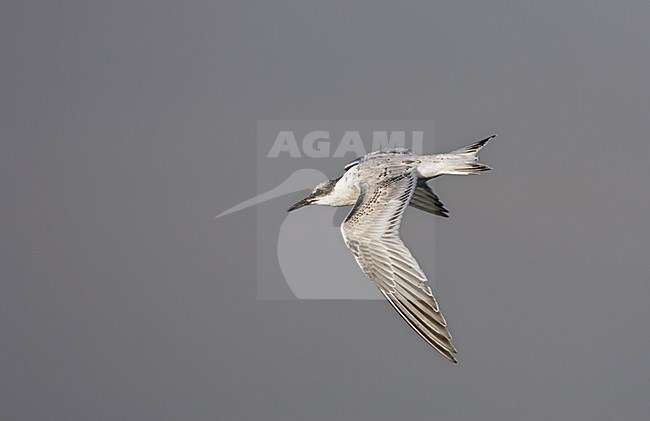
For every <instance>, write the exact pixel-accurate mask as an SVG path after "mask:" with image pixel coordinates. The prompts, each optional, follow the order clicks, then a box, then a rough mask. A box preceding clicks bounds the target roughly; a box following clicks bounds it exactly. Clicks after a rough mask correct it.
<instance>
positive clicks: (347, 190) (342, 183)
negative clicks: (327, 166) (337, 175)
mask: <svg viewBox="0 0 650 421" xmlns="http://www.w3.org/2000/svg"><path fill="white" fill-rule="evenodd" d="M346 175H347V174H346ZM358 197H359V189H358V188H357V187H356V186H355V185H354V183H352V181H351V180H350V178H349V177H346V176H343V177H341V179H340V180H339V181H338V182H337V183H336V185H335V186H334V188H333V189H332V191H331V192H330V194H328V195H327V196H323V197H321V198H320V199H318V200H317V201H316V203H317V204H319V205H326V206H352V205H354V204H355V203H356V202H357V198H358Z"/></svg>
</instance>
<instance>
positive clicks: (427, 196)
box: [289, 135, 496, 363]
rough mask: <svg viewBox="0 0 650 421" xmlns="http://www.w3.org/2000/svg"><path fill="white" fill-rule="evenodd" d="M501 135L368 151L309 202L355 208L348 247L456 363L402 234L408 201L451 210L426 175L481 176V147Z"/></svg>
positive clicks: (346, 235)
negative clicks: (435, 148)
mask: <svg viewBox="0 0 650 421" xmlns="http://www.w3.org/2000/svg"><path fill="white" fill-rule="evenodd" d="M494 137H496V135H492V136H490V137H488V138H487V139H484V140H481V141H480V142H476V143H473V144H471V145H469V146H466V147H464V148H461V149H457V150H455V151H453V152H449V153H445V154H436V155H423V156H419V155H415V154H413V153H411V152H410V151H409V150H407V149H385V150H381V151H377V152H371V153H369V154H367V155H365V156H363V157H360V158H357V159H356V160H354V161H352V162H350V163H349V164H348V165H346V166H345V173H344V174H343V175H342V176H340V177H339V178H336V179H334V180H327V181H325V182H323V183H320V184H319V185H317V186H316V187H315V188H314V190H313V191H312V192H311V194H309V196H307V197H306V198H305V199H303V200H301V201H300V202H298V203H296V204H295V205H293V206H291V207H290V208H289V211H293V210H296V209H299V208H302V207H303V206H307V205H326V206H354V207H353V208H352V210H351V211H350V213H349V214H348V216H347V217H346V218H345V220H344V221H343V223H342V225H341V233H342V234H343V240H344V241H345V245H346V246H347V247H348V248H349V249H350V251H351V252H352V254H353V255H354V258H355V260H356V261H357V264H358V265H359V267H360V268H361V270H362V271H363V272H364V273H365V274H366V276H367V277H368V278H370V280H371V281H372V282H373V283H374V284H375V285H376V286H377V288H379V291H380V292H381V293H382V294H383V295H384V297H386V299H387V300H388V302H389V303H390V304H391V305H392V306H393V307H394V308H395V310H397V312H398V313H399V314H400V316H402V317H403V318H404V320H406V322H407V323H408V324H409V326H411V327H412V328H413V330H415V331H416V332H417V333H418V334H419V335H420V336H421V337H422V338H423V339H424V340H425V341H426V342H427V343H428V344H429V345H431V346H432V347H433V348H435V349H436V350H437V351H438V352H440V353H441V354H442V355H443V356H444V357H445V358H447V359H448V360H450V361H452V362H454V363H456V362H457V361H456V358H455V356H454V354H456V353H457V351H456V348H455V347H454V345H453V344H452V343H451V335H450V334H449V330H448V329H447V322H446V321H445V318H444V317H443V315H442V313H441V312H440V309H439V308H438V303H437V301H436V299H435V297H434V296H433V293H432V292H431V288H430V287H429V286H428V285H427V277H426V275H425V274H424V272H423V271H422V269H421V268H420V265H419V264H418V262H417V261H416V260H415V258H414V257H413V255H412V254H411V252H410V251H409V249H408V248H407V247H406V245H404V243H403V242H402V239H401V238H400V234H399V227H400V222H401V220H402V215H403V214H404V212H405V210H406V207H407V206H408V205H411V206H413V207H415V208H418V209H420V210H423V211H425V212H429V213H433V214H435V215H439V216H442V217H447V216H448V211H447V209H445V207H444V206H443V204H442V203H441V202H440V200H439V199H438V196H436V194H435V193H434V192H433V190H431V188H430V187H429V185H428V184H427V181H428V180H430V179H432V178H435V177H438V176H441V175H444V174H452V175H469V174H479V173H481V172H484V171H488V170H490V169H491V168H490V167H488V166H487V165H484V164H482V163H480V162H478V156H477V154H478V152H479V151H480V150H481V149H482V148H483V146H485V144H486V143H487V142H488V141H489V140H490V139H492V138H494Z"/></svg>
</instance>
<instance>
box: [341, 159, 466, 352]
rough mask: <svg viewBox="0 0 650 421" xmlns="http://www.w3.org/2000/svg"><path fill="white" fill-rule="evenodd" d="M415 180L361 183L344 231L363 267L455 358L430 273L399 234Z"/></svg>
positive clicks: (430, 339) (425, 334)
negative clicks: (428, 279) (433, 289)
mask: <svg viewBox="0 0 650 421" xmlns="http://www.w3.org/2000/svg"><path fill="white" fill-rule="evenodd" d="M416 185H417V176H416V175H415V173H413V172H409V173H404V174H401V175H397V176H391V177H386V178H383V179H381V178H380V179H379V180H377V181H376V182H372V183H369V182H366V183H362V184H361V186H360V187H361V189H360V190H361V194H360V196H359V199H358V200H357V203H356V205H355V207H354V208H353V209H352V211H351V212H350V214H349V215H348V217H347V218H346V220H345V221H344V223H343V225H341V232H342V233H343V239H344V240H345V244H346V245H347V246H348V248H349V249H350V250H351V251H352V254H354V257H355V259H356V261H357V263H358V264H359V266H360V267H361V270H363V272H364V273H365V274H366V275H367V276H368V277H369V278H370V279H371V280H372V281H373V282H374V283H375V285H377V287H379V289H380V291H381V293H382V294H383V295H384V296H385V297H386V299H388V301H389V302H390V303H391V304H392V306H393V307H394V308H395V310H397V312H398V313H399V314H400V315H401V316H402V317H403V318H404V320H406V322H407V323H408V324H409V325H410V326H411V327H412V328H413V329H414V330H415V331H416V332H417V333H418V334H419V335H420V336H422V338H424V340H425V341H427V343H428V344H429V345H431V346H432V347H433V348H435V349H436V350H437V351H438V352H440V353H441V354H442V355H444V356H445V357H446V358H447V359H449V360H451V361H453V362H456V359H455V358H454V355H453V354H455V353H456V348H454V345H453V344H452V343H451V335H450V334H449V331H448V330H447V323H446V321H445V318H444V317H443V316H442V314H441V313H440V311H439V309H438V303H437V302H436V299H435V298H434V296H433V294H432V292H431V288H429V286H428V285H426V282H427V278H426V276H425V275H424V273H423V272H422V269H420V266H419V265H418V263H417V262H416V261H415V258H414V257H413V255H412V254H411V252H410V251H409V249H408V248H407V247H406V246H405V245H404V243H403V242H402V240H401V239H400V237H399V226H400V221H401V218H402V215H403V214H404V211H405V209H406V206H407V205H408V203H409V202H410V201H411V198H412V196H413V192H414V190H415V187H416Z"/></svg>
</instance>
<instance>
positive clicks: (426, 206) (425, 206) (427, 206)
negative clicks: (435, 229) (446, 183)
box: [409, 179, 449, 218]
mask: <svg viewBox="0 0 650 421" xmlns="http://www.w3.org/2000/svg"><path fill="white" fill-rule="evenodd" d="M409 205H411V206H413V207H414V208H417V209H420V210H422V211H425V212H429V213H433V214H435V215H438V216H442V217H444V218H449V211H448V210H447V209H445V205H443V204H442V202H441V201H440V199H438V196H437V195H436V194H435V193H434V192H433V190H431V187H429V185H428V184H427V182H426V180H423V179H419V180H418V184H417V186H415V191H414V192H413V197H412V198H411V202H410V203H409Z"/></svg>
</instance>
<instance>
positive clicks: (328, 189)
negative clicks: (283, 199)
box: [287, 177, 341, 212]
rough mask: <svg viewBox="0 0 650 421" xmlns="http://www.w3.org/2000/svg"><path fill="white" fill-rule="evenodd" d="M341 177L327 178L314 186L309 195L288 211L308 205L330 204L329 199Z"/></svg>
mask: <svg viewBox="0 0 650 421" xmlns="http://www.w3.org/2000/svg"><path fill="white" fill-rule="evenodd" d="M340 179H341V177H339V178H336V179H334V180H326V181H323V182H322V183H320V184H319V185H317V186H316V187H314V190H312V191H311V193H309V195H308V196H307V197H305V198H304V199H302V200H301V201H300V202H298V203H296V204H294V205H293V206H291V207H290V208H289V209H288V210H287V212H291V211H294V210H296V209H300V208H302V207H304V206H307V205H329V204H330V201H329V200H328V199H329V198H330V196H332V193H333V191H334V187H336V183H337V182H338V181H339V180H340Z"/></svg>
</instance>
